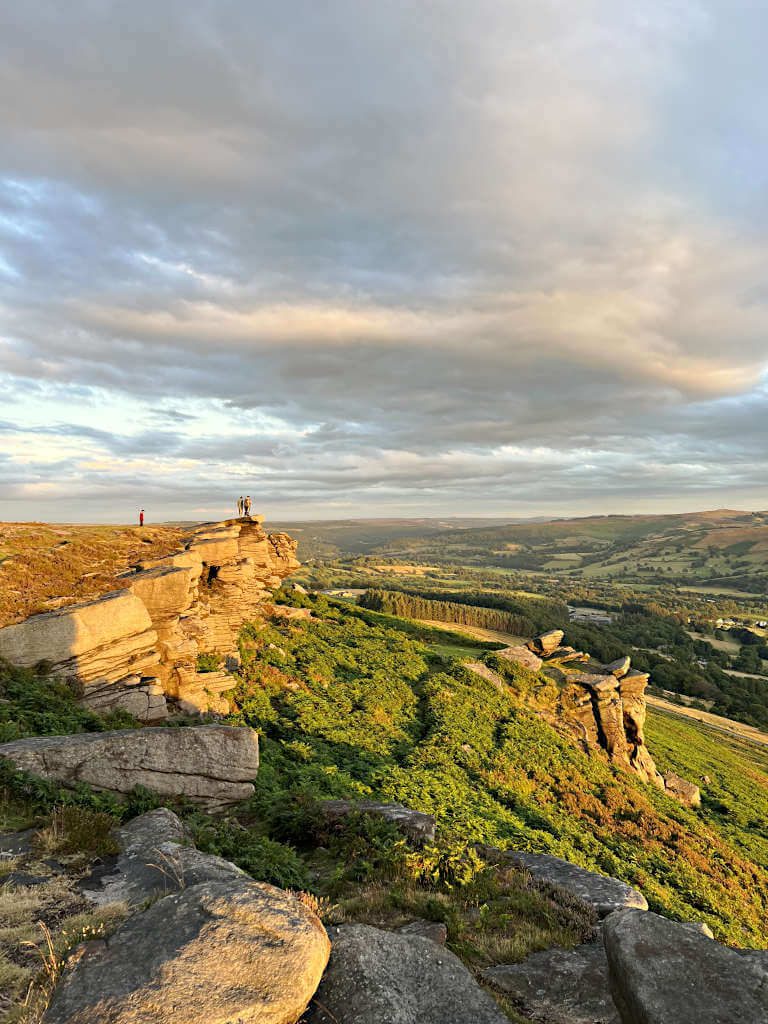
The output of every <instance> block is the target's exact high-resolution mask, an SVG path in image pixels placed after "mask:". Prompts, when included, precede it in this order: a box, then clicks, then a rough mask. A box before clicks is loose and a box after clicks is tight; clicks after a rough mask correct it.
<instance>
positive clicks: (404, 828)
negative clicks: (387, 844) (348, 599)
mask: <svg viewBox="0 0 768 1024" xmlns="http://www.w3.org/2000/svg"><path fill="white" fill-rule="evenodd" d="M320 810H321V812H322V815H323V817H324V818H325V820H326V821H328V822H334V821H340V820H341V819H342V818H345V817H346V816H347V815H348V814H352V812H353V811H358V812H360V813H362V814H372V815H373V816H374V817H376V818H383V819H384V820H385V821H389V822H391V823H392V824H393V825H395V826H396V827H397V828H399V829H400V831H401V832H403V833H404V834H405V835H407V836H408V837H409V838H410V839H411V840H412V841H413V842H414V843H416V844H417V845H423V844H424V843H431V842H433V841H434V838H435V818H434V816H433V815H431V814H424V813H422V812H421V811H414V810H412V809H411V808H410V807H404V806H403V805H402V804H383V803H378V802H377V801H375V800H355V801H352V800H323V801H322V802H321V803H320Z"/></svg>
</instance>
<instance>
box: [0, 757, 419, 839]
mask: <svg viewBox="0 0 768 1024" xmlns="http://www.w3.org/2000/svg"><path fill="white" fill-rule="evenodd" d="M0 749H1V748H0ZM320 809H321V811H322V814H323V817H324V818H325V820H326V821H330V822H333V821H341V819H342V818H345V817H346V816H347V815H348V814H352V813H354V812H358V813H360V814H371V815H373V816H374V817H375V818H383V819H384V820H385V821H389V822H391V824H393V825H395V827H396V828H398V829H399V830H400V831H401V832H402V833H403V834H404V835H407V836H408V837H409V838H410V839H412V840H413V841H414V842H415V843H417V844H423V843H431V842H433V840H434V838H435V818H434V815H432V814H424V813H423V812H422V811H414V810H412V808H410V807H404V806H403V804H385V803H379V802H378V801H376V800H323V801H322V802H321V804H320Z"/></svg>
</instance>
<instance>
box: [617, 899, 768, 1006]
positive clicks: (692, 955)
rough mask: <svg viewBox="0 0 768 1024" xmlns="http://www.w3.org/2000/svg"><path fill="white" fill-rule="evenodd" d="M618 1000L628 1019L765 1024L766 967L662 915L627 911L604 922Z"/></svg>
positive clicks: (767, 1001)
mask: <svg viewBox="0 0 768 1024" xmlns="http://www.w3.org/2000/svg"><path fill="white" fill-rule="evenodd" d="M603 942H604V944H605V952H606V955H607V957H608V971H609V976H610V981H611V989H612V992H613V997H614V1000H615V1002H616V1005H617V1006H618V1008H619V1010H620V1013H621V1019H622V1021H623V1022H624V1024H765V1022H766V1021H768V964H767V963H766V960H765V957H764V956H762V957H760V956H758V957H751V956H742V955H740V954H739V953H738V952H737V951H736V950H733V949H729V948H728V947H727V946H721V945H720V943H718V942H713V941H712V940H711V939H708V938H706V937H705V936H704V935H703V934H701V932H697V931H695V930H694V929H692V928H687V927H685V926H681V925H679V924H677V923H676V922H675V921H669V920H667V918H665V917H660V916H659V915H658V914H651V913H641V912H639V911H634V910H631V911H626V912H623V913H619V914H612V915H611V916H610V917H609V918H607V919H606V921H605V922H604V925H603Z"/></svg>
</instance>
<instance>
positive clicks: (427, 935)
mask: <svg viewBox="0 0 768 1024" xmlns="http://www.w3.org/2000/svg"><path fill="white" fill-rule="evenodd" d="M397 931H398V933H399V934H400V935H420V936H421V938H422V939H429V940H430V942H436V943H437V944H438V946H444V945H445V943H446V941H447V940H448V929H447V928H446V926H445V925H444V924H443V923H442V921H409V922H408V924H404V925H403V926H402V927H401V928H398V929H397Z"/></svg>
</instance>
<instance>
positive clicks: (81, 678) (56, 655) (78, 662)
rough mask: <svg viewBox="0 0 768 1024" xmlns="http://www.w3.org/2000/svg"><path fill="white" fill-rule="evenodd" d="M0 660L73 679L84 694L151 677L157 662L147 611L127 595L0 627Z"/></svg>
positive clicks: (116, 593)
mask: <svg viewBox="0 0 768 1024" xmlns="http://www.w3.org/2000/svg"><path fill="white" fill-rule="evenodd" d="M0 658H4V659H5V660H6V661H9V662H10V663H11V664H12V665H20V666H22V667H25V668H26V667H32V666H34V665H37V664H38V663H39V662H42V661H45V662H48V663H49V664H50V665H51V668H52V672H53V674H55V675H59V676H61V677H63V678H69V679H74V680H77V682H79V683H80V684H81V685H82V686H83V687H84V688H85V689H86V690H87V689H88V687H91V686H102V685H105V684H108V683H114V682H116V681H117V680H119V679H124V678H125V677H126V676H130V675H135V676H141V675H151V674H152V672H151V671H150V670H152V669H153V668H154V666H156V665H157V664H158V663H159V661H160V655H159V653H158V651H157V634H156V632H155V631H154V629H153V628H152V620H151V618H150V616H149V612H148V611H147V609H146V607H145V605H144V603H143V601H142V600H141V599H140V598H139V597H137V596H136V595H135V594H132V593H131V592H130V591H128V590H117V591H114V592H112V593H109V594H104V595H103V596H102V597H99V598H97V599H96V600H95V601H88V602H87V603H85V604H79V605H70V606H69V607H67V608H60V609H59V610H58V611H54V612H48V613H46V614H45V615H33V616H32V618H30V619H27V620H26V621H24V622H19V623H17V624H16V625H13V626H5V627H4V628H3V629H0Z"/></svg>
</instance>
